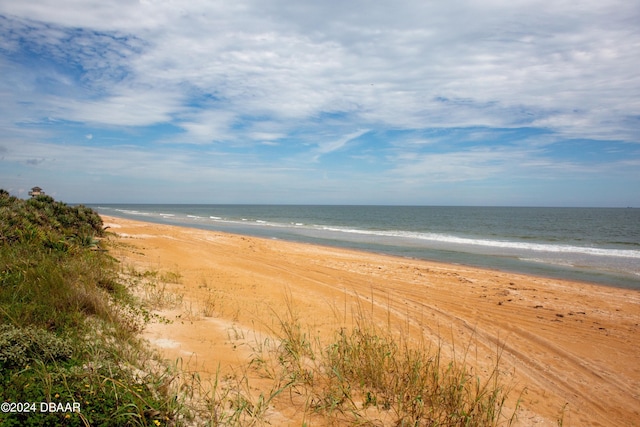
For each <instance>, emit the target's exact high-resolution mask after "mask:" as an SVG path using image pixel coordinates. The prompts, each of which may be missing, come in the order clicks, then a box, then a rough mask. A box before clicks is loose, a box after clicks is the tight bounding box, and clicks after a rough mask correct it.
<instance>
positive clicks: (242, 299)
mask: <svg viewBox="0 0 640 427" xmlns="http://www.w3.org/2000/svg"><path fill="white" fill-rule="evenodd" d="M103 219H104V222H105V225H108V226H110V227H111V228H110V229H109V231H111V232H113V233H115V236H116V237H115V238H114V240H113V244H112V245H111V247H112V248H111V249H110V252H111V254H112V255H114V256H115V257H116V258H117V259H119V260H120V261H121V263H122V265H123V266H125V265H131V266H135V267H136V268H138V269H141V270H143V271H144V270H145V269H146V270H156V271H161V272H169V273H172V274H177V275H179V276H180V279H179V280H177V282H178V283H176V284H174V285H171V289H170V290H171V292H175V293H176V294H178V295H180V298H181V300H180V304H177V305H176V306H175V307H174V308H172V309H168V310H165V311H164V312H163V315H165V316H167V317H169V318H171V319H172V320H174V321H173V323H171V324H162V323H155V324H152V325H149V327H148V328H147V330H146V336H147V338H148V339H149V341H150V342H151V343H152V344H154V345H156V346H157V347H158V348H160V349H161V351H162V352H163V353H164V354H165V356H166V357H167V358H168V359H169V360H176V359H177V358H180V359H181V360H183V361H185V363H187V364H188V365H189V367H190V368H191V369H197V370H198V371H199V372H201V373H202V374H203V375H212V374H213V373H215V372H216V369H218V367H220V369H222V370H225V369H228V370H233V369H235V368H238V367H241V366H246V364H247V360H248V357H249V356H250V350H249V346H248V345H245V344H246V343H247V342H249V341H250V340H252V339H255V338H258V337H260V336H262V334H269V333H270V328H273V327H274V322H275V319H276V316H284V315H285V312H286V311H287V310H289V309H290V308H293V309H294V310H295V312H296V313H297V314H298V316H299V318H300V320H301V322H302V323H304V324H306V325H309V328H310V330H311V331H313V333H316V334H318V336H329V335H330V334H332V333H333V331H335V330H336V329H337V328H340V327H341V326H342V325H344V324H348V323H349V322H351V321H352V319H353V317H352V315H353V313H355V312H358V311H360V312H361V311H366V312H367V314H368V315H371V316H372V318H373V319H375V321H376V322H379V323H380V324H383V325H387V326H388V327H390V328H391V329H392V330H393V331H395V333H398V334H404V335H410V336H411V338H413V339H415V340H417V341H419V340H423V339H425V338H426V339H430V340H433V341H434V342H436V343H438V342H439V343H441V344H442V345H443V348H444V349H445V351H448V352H449V353H450V354H454V353H455V354H460V353H461V352H466V353H467V357H466V360H467V362H468V363H469V364H470V365H472V366H474V369H475V370H476V372H478V373H480V374H482V373H483V372H487V371H488V370H490V369H491V366H492V363H495V359H496V354H497V352H498V349H501V352H500V353H501V361H500V369H501V371H502V373H503V379H504V380H505V381H507V382H508V383H509V384H510V385H512V386H513V387H514V389H513V391H512V392H511V394H510V401H509V402H508V405H510V406H511V407H515V400H516V399H517V398H518V397H520V399H521V403H520V409H519V416H518V423H517V425H522V426H555V425H557V419H558V417H559V416H560V414H561V413H562V411H563V408H564V417H563V422H564V425H565V426H636V425H638V426H640V339H639V335H638V333H639V332H640V292H638V291H635V290H629V289H617V288H611V287H604V286H595V285H591V284H586V283H577V282H570V281H563V280H557V279H549V278H542V277H535V276H526V275H520V274H514V273H506V272H500V271H493V270H489V269H479V268H472V267H466V266H460V265H451V264H441V263H435V262H428V261H422V260H413V259H405V258H399V257H392V256H384V255H378V254H372V253H366V252H358V251H352V250H345V249H336V248H329V247H323V246H315V245H309V244H301V243H291V242H283V241H279V240H269V239H260V238H254V237H246V236H239V235H232V234H226V233H220V232H215V231H205V230H198V229H190V228H182V227H176V226H167V225H159V224H153V223H145V222H138V221H132V220H128V219H120V218H113V217H107V216H103ZM289 409H290V410H287V408H277V411H278V413H277V416H276V415H274V418H273V420H272V424H273V425H287V424H290V425H300V422H299V420H297V419H296V418H295V414H296V411H295V410H294V409H291V408H289Z"/></svg>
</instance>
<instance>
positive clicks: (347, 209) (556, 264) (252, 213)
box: [91, 204, 640, 289]
mask: <svg viewBox="0 0 640 427" xmlns="http://www.w3.org/2000/svg"><path fill="white" fill-rule="evenodd" d="M91 207H92V208H94V209H95V210H96V211H98V212H99V213H101V214H105V215H112V216H118V217H124V218H131V219H137V220H143V221H150V222H156V223H162V224H173V225H181V226H187V227H194V228H202V229H209V230H218V231H224V232H230V233H237V234H245V235H252V236H259V237H266V238H272V239H282V240H291V241H299V242H308V243H315V244H322V245H327V246H338V247H347V248H354V249H361V250H365V251H370V252H378V253H386V254H391V255H397V256H402V257H410V258H421V259H429V260H435V261H444V262H451V263H458V264H465V265H472V266H479V267H485V268H491V269H498V270H506V271H514V272H521V273H529V274H536V275H541V276H547V277H556V278H563V279H573V280H580V281H587V282H593V283H598V284H604V285H611V286H618V287H625V288H634V289H640V209H632V208H626V209H625V208H543V207H533V208H527V207H445V206H442V207H440V206H309V205H301V206H297V205H132V204H127V205H114V204H103V205H91Z"/></svg>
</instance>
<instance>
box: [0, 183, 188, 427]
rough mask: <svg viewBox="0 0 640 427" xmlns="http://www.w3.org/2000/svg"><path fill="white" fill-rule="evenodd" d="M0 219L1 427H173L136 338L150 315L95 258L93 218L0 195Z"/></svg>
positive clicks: (166, 399) (43, 201) (82, 211)
mask: <svg viewBox="0 0 640 427" xmlns="http://www.w3.org/2000/svg"><path fill="white" fill-rule="evenodd" d="M0 219H1V220H0V224H1V225H0V402H2V403H3V404H4V403H6V404H8V405H9V406H6V405H5V406H6V408H5V409H7V408H8V410H7V411H3V412H2V413H0V424H1V425H3V426H29V425H33V426H36V425H38V426H39V425H51V426H54V425H79V426H81V425H105V426H107V425H113V426H129V425H130V426H147V425H165V424H168V423H172V422H173V420H174V419H175V418H176V416H178V412H179V408H178V407H177V406H176V405H175V403H174V399H173V398H172V397H170V396H169V395H167V394H162V393H161V392H160V391H159V390H160V388H161V386H162V385H163V384H164V383H165V382H166V381H168V377H167V371H166V369H164V368H163V367H162V365H161V364H159V363H158V362H157V360H156V359H157V358H156V357H155V355H154V354H153V353H152V352H150V351H148V350H147V349H146V345H145V344H144V343H143V342H142V341H141V340H140V338H139V335H138V333H139V331H140V330H141V328H142V327H143V325H144V323H145V322H146V321H148V319H149V318H150V317H151V314H150V312H149V311H148V310H146V309H145V308H144V307H142V306H140V305H139V304H138V302H137V300H136V298H134V297H133V295H131V294H130V293H129V292H128V290H127V287H126V285H124V284H122V283H120V281H119V279H118V277H117V274H116V272H117V268H116V261H115V260H114V259H113V258H111V257H110V256H109V255H108V254H107V253H106V252H105V251H104V250H102V249H101V247H100V245H101V244H100V239H101V238H102V237H103V236H104V231H103V229H102V220H101V219H100V217H99V216H98V215H97V214H96V213H95V212H93V211H92V210H90V209H88V208H85V207H83V206H68V205H66V204H64V203H61V202H56V201H54V200H53V199H52V198H51V197H49V196H38V197H35V198H33V199H30V200H26V201H24V200H21V199H17V198H15V197H11V196H10V195H9V194H8V193H7V192H5V191H0ZM25 402H29V403H30V405H29V406H24V405H23V404H24V403H25ZM18 404H20V406H18ZM41 405H42V406H41ZM51 405H53V406H51ZM3 408H4V407H3ZM43 408H47V409H46V410H44V411H43ZM49 408H55V409H56V410H55V411H53V410H50V409H49Z"/></svg>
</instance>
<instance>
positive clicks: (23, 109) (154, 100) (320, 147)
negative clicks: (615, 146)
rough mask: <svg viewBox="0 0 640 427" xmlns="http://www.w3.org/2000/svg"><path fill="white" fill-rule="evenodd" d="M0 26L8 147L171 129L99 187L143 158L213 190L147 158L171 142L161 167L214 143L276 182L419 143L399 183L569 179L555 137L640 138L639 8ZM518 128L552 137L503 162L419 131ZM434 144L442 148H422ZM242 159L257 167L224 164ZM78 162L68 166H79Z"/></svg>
mask: <svg viewBox="0 0 640 427" xmlns="http://www.w3.org/2000/svg"><path fill="white" fill-rule="evenodd" d="M0 15H4V18H2V17H0V36H1V37H0V72H1V73H2V76H3V78H2V80H1V81H0V96H2V99H3V103H2V105H0V132H2V135H3V137H4V140H5V145H6V146H7V147H10V148H11V147H12V144H24V142H23V140H26V141H35V140H36V139H39V140H43V139H49V140H56V141H58V143H60V141H68V140H69V139H68V134H67V133H66V132H68V129H67V128H65V126H66V124H69V123H71V124H72V125H73V126H75V127H76V128H78V129H80V130H79V131H78V133H77V135H76V137H77V138H78V139H82V135H95V138H94V139H93V140H92V141H93V142H94V143H97V142H98V140H99V137H98V135H99V131H100V130H107V131H109V130H114V129H118V130H121V129H122V128H125V129H126V132H129V133H130V134H131V135H138V134H140V133H144V130H145V129H146V128H147V127H151V126H157V125H168V127H169V128H171V129H172V130H175V132H172V133H171V135H156V136H152V137H148V138H147V139H144V141H142V140H136V138H135V137H132V138H131V139H130V142H131V144H132V145H138V147H139V148H138V149H137V150H138V151H136V149H133V148H130V149H128V150H130V151H127V153H129V154H130V157H131V158H132V159H136V161H135V162H133V163H131V164H128V163H112V162H106V163H105V166H104V168H99V170H101V171H102V172H103V173H104V174H110V173H112V172H109V171H113V170H115V171H118V172H120V171H122V170H123V166H122V165H123V164H127V166H126V167H125V168H124V169H126V170H127V171H138V172H139V173H141V174H142V173H143V172H144V173H147V172H149V171H150V170H152V169H153V168H152V167H151V166H149V168H148V169H145V168H144V167H142V166H141V165H146V164H149V165H151V164H152V163H147V162H157V164H158V168H156V170H161V171H163V173H167V174H168V173H169V172H166V171H168V170H169V169H170V168H171V167H173V168H175V169H176V170H177V169H180V168H189V167H190V165H191V167H192V169H195V170H196V171H197V173H199V174H202V176H203V177H205V178H204V179H205V180H206V179H208V177H211V176H213V175H215V173H218V172H219V171H220V169H217V171H218V172H211V171H210V170H209V169H208V168H207V167H205V166H200V163H198V162H200V161H201V160H202V158H201V156H199V155H196V154H189V152H188V151H184V152H182V151H181V152H179V153H177V152H175V153H172V154H173V155H174V160H173V161H174V162H176V163H167V162H169V160H168V159H167V158H165V157H163V156H160V155H159V154H158V155H151V156H150V157H149V158H148V159H145V158H144V156H143V154H144V153H146V152H150V151H153V150H152V149H150V148H148V144H150V143H153V142H164V143H171V144H164V145H163V150H162V152H163V153H165V154H166V153H168V151H166V150H168V147H169V146H170V147H175V144H178V143H183V144H185V148H187V147H191V149H194V150H203V149H204V147H209V145H207V144H211V147H214V148H215V149H216V150H219V151H217V152H216V154H215V156H224V159H225V161H226V162H229V163H225V168H223V169H224V170H225V171H226V172H225V173H228V175H225V176H228V177H231V176H232V175H233V174H232V171H233V167H235V165H242V164H244V165H246V166H247V167H251V168H253V171H261V173H263V174H267V175H269V176H270V177H273V176H274V175H276V172H275V171H274V172H272V175H270V174H269V173H268V172H266V171H267V170H268V168H269V167H271V168H274V167H275V166H274V163H276V162H273V159H271V158H267V157H262V158H261V157H260V155H259V154H256V153H258V152H259V153H275V152H277V156H279V160H282V161H284V162H286V165H280V164H279V166H281V167H292V166H294V165H297V164H298V163H296V162H299V163H301V164H304V165H307V166H308V165H314V163H313V161H316V162H319V161H325V160H328V159H329V157H328V156H326V157H324V158H323V156H325V155H326V154H329V153H338V152H340V153H342V152H344V153H347V152H348V155H349V156H351V157H352V158H353V159H357V158H359V159H369V160H370V164H372V165H373V164H377V165H379V164H381V163H383V162H382V161H380V162H376V161H375V159H380V158H381V157H382V155H377V154H374V153H375V147H371V146H368V147H366V150H367V151H362V152H356V151H357V150H355V151H351V150H350V149H351V148H352V145H351V144H349V142H350V141H352V140H353V139H355V138H358V137H361V136H363V135H365V133H366V132H367V131H368V130H371V131H372V133H373V132H376V131H380V132H381V133H385V132H389V133H392V132H393V131H416V133H415V135H420V136H414V137H413V138H406V139H405V138H400V139H398V140H397V141H393V142H392V145H393V153H394V154H393V155H388V152H387V159H388V160H387V161H388V162H389V163H391V166H389V167H390V169H391V170H392V171H393V173H394V174H395V175H394V177H396V178H398V179H402V180H406V181H407V182H408V181H410V180H413V182H424V181H425V180H429V179H431V180H435V181H438V182H445V181H446V182H452V181H466V182H468V181H472V180H479V179H487V178H491V177H495V176H499V175H500V174H501V173H511V174H513V173H515V172H517V170H516V169H515V168H513V167H510V166H509V165H510V164H513V162H519V164H522V165H531V169H532V170H533V169H534V167H533V165H537V167H543V165H544V164H545V162H546V161H547V160H548V161H549V162H551V163H553V162H554V161H555V162H556V163H555V164H557V165H566V166H568V167H573V166H575V167H576V168H577V167H578V165H577V163H579V162H577V163H576V165H573V166H572V163H571V161H566V162H564V163H563V162H562V161H559V160H557V159H556V160H554V159H545V158H541V156H540V155H539V153H538V152H536V151H535V149H536V148H539V147H541V146H545V145H553V144H559V143H561V141H562V140H563V138H575V139H598V140H602V141H607V142H609V143H612V141H616V140H621V141H625V142H630V143H638V142H640V129H639V126H640V125H639V123H638V119H637V117H639V116H640V101H638V100H639V99H640V74H638V72H637V70H638V69H640V33H638V31H637V22H639V21H640V9H639V8H638V7H637V5H635V4H634V3H633V2H628V1H622V0H600V1H581V2H579V3H576V2H573V1H569V0H561V1H556V2H552V3H549V2H546V1H542V0H516V1H506V0H485V1H480V0H472V1H458V0H453V1H447V2H426V1H422V0H402V1H400V2H370V1H365V0H354V1H349V2H344V1H343V2H338V1H325V2H318V1H312V0H301V1H296V2H290V1H284V0H240V1H235V2H225V1H210V0H190V1H185V2H176V1H169V0H141V1H139V2H131V1H125V0H117V1H116V2H115V3H114V2H110V3H105V2H98V1H93V0H89V1H87V0H83V1H80V0H63V1H55V2H54V1H52V0H30V1H28V2H25V1H23V2H18V1H13V2H2V3H0ZM520 127H529V128H538V129H541V131H542V132H544V133H545V136H539V137H537V139H536V140H521V143H520V145H519V146H517V147H516V146H514V147H512V148H511V149H510V150H504V149H499V148H495V147H492V144H493V143H492V142H491V139H490V137H487V138H484V144H485V148H484V149H475V150H471V151H464V150H463V149H462V148H460V147H457V146H455V144H450V145H449V146H448V147H449V148H446V144H444V142H446V141H451V138H452V136H451V135H441V136H437V135H433V136H428V135H427V136H424V135H425V133H422V134H420V132H419V131H420V130H424V129H430V128H437V129H446V128H449V129H454V128H486V129H487V130H488V134H490V133H491V130H492V129H494V128H500V129H505V128H512V129H517V128H520ZM365 129H366V130H365ZM180 130H181V131H182V133H180ZM69 138H70V137H69ZM87 139H89V138H88V137H87ZM6 141H11V142H6ZM102 141H103V142H104V140H102ZM84 142H85V143H86V141H84ZM187 144H191V146H189V145H187ZM196 144H197V145H198V146H197V147H196V146H195V145H196ZM252 145H254V146H255V147H251V146H252ZM427 145H428V146H442V147H443V148H442V150H441V151H442V152H439V153H435V152H434V153H431V154H426V153H422V152H420V151H419V150H415V151H414V149H415V148H416V147H424V146H427ZM27 146H28V147H32V148H34V147H36V146H35V145H25V147H27ZM239 147H242V148H247V147H249V148H247V152H248V151H250V149H253V148H255V153H254V154H253V156H255V157H251V156H250V155H248V154H247V155H246V156H240V155H237V156H234V155H230V153H232V152H233V150H239ZM291 147H295V149H291V150H289V151H287V150H286V149H287V148H291ZM40 148H41V149H43V148H42V147H40ZM93 148H95V149H97V147H93ZM34 149H35V148H34ZM68 149H69V150H70V151H68V152H67V155H68V156H69V157H70V158H71V157H72V153H76V155H77V156H78V158H80V157H82V156H84V155H85V154H83V153H86V152H87V151H86V147H85V148H82V149H80V148H78V147H75V148H73V149H71V148H68ZM118 149H122V147H119V148H118ZM225 149H226V151H225ZM60 150H67V148H64V147H62V148H60ZM74 150H75V151H74ZM195 152H196V153H198V152H200V151H195ZM93 154H94V155H96V154H98V153H97V152H93ZM3 155H5V156H6V153H5V154H3ZM212 155H213V154H212ZM265 155H266V154H265ZM21 158H22V159H23V160H22V164H24V162H25V161H26V160H24V159H41V158H45V159H50V158H53V157H50V156H42V157H39V156H38V155H35V153H30V154H29V153H26V152H24V155H23V156H22V157H21ZM56 158H57V159H58V160H57V161H58V162H60V161H61V160H60V158H59V157H56ZM220 158H221V157H216V159H218V160H219V159H220ZM178 159H179V161H178ZM510 162H511V163H510ZM33 163H34V162H32V166H33V167H38V168H43V167H46V165H47V162H46V161H45V162H40V163H38V164H37V165H36V164H33ZM59 164H61V163H59ZM385 164H387V163H385ZM118 165H120V166H118ZM193 165H198V166H197V167H196V166H193ZM269 165H270V166H269ZM227 166H228V168H226V167H227ZM109 168H111V169H109ZM272 171H273V169H272ZM149 173H151V172H149ZM156 173H157V172H156ZM256 173H257V172H256ZM279 173H280V172H278V174H279ZM374 175H376V176H380V175H379V174H377V173H374ZM256 176H257V175H251V177H252V178H256ZM278 177H279V178H278V179H281V181H278V182H285V181H286V180H285V179H284V175H283V176H282V177H281V176H280V175H278ZM296 178H299V177H296ZM229 179H233V178H229ZM236 179H237V177H236ZM242 179H244V177H243V178H242ZM257 179H259V180H261V181H262V182H267V181H268V180H267V179H265V178H264V177H263V178H257ZM274 179H275V178H274ZM289 181H291V179H289ZM303 181H304V180H302V179H297V183H300V182H303ZM283 185H284V184H283ZM287 185H292V184H287ZM336 185H337V186H338V187H339V186H340V185H339V184H336Z"/></svg>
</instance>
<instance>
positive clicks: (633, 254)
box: [321, 226, 640, 259]
mask: <svg viewBox="0 0 640 427" xmlns="http://www.w3.org/2000/svg"><path fill="white" fill-rule="evenodd" d="M321 229H322V230H326V231H334V232H341V233H352V234H361V235H371V236H384V237H400V238H408V239H418V240H427V241H433V242H441V243H453V244H459V245H473V246H485V247H493V248H502V249H519V250H526V251H536V252H553V253H577V254H585V255H593V256H610V257H620V258H638V259H640V251H636V250H628V249H606V248H594V247H587V246H574V245H554V244H548V243H531V242H517V241H510V240H489V239H471V238H468V237H458V236H452V235H448V234H437V233H419V232H412V231H384V230H361V229H352V228H340V227H328V226H321Z"/></svg>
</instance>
